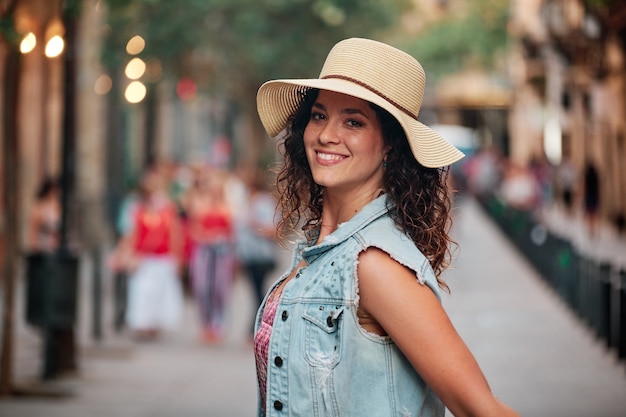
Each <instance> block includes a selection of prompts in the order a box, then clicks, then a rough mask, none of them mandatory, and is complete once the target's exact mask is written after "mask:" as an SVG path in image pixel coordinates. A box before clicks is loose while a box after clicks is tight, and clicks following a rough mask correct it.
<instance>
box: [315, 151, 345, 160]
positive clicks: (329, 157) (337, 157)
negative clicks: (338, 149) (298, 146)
mask: <svg viewBox="0 0 626 417" xmlns="http://www.w3.org/2000/svg"><path fill="white" fill-rule="evenodd" d="M316 155H317V157H318V158H319V159H320V160H322V161H327V162H335V161H341V160H342V159H344V157H343V156H341V155H336V154H329V153H322V152H316Z"/></svg>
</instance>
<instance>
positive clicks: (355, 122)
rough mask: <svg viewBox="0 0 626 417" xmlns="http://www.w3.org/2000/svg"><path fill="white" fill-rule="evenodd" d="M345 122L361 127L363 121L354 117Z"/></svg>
mask: <svg viewBox="0 0 626 417" xmlns="http://www.w3.org/2000/svg"><path fill="white" fill-rule="evenodd" d="M346 124H347V125H348V126H350V127H363V123H361V122H360V121H358V120H355V119H349V120H348V121H347V122H346Z"/></svg>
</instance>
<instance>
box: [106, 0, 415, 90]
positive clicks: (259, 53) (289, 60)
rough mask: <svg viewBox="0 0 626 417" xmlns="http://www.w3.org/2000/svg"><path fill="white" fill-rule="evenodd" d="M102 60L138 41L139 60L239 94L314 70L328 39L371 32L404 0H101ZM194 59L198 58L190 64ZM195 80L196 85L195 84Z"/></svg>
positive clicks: (116, 57)
mask: <svg viewBox="0 0 626 417" xmlns="http://www.w3.org/2000/svg"><path fill="white" fill-rule="evenodd" d="M107 4H108V7H109V22H108V23H109V26H110V32H109V36H108V38H107V43H106V47H105V51H104V54H103V59H104V61H105V62H106V63H107V65H108V66H109V67H111V68H114V67H115V66H120V64H121V63H122V62H123V60H124V59H125V57H124V45H125V42H126V41H127V40H128V39H129V38H130V37H131V36H132V35H134V34H141V35H142V36H143V37H144V39H145V40H146V49H145V50H144V52H143V53H142V56H143V57H144V58H156V59H158V60H160V61H161V63H162V65H163V67H164V70H165V72H166V73H167V74H170V75H175V76H190V75H192V76H194V77H195V78H199V79H203V80H204V81H205V85H204V87H206V88H211V89H221V90H227V91H228V92H229V93H230V94H233V93H234V95H240V94H242V90H245V89H250V88H253V89H255V88H254V87H257V86H258V85H260V83H262V82H263V81H265V80H267V79H270V78H277V77H309V76H317V72H318V71H319V69H320V66H321V63H322V61H323V59H324V57H325V55H326V53H327V52H328V49H329V48H330V47H331V45H332V44H334V43H335V42H337V41H338V40H340V39H342V38H345V37H350V36H365V37H376V36H379V35H380V34H381V33H382V31H384V30H386V29H388V28H391V27H393V26H394V24H396V23H397V18H398V16H399V15H400V14H401V12H403V11H404V10H406V9H407V8H408V7H410V5H411V2H410V1H408V0H393V1H385V2H380V1H378V0H177V1H172V0H108V1H107ZM198 63H199V64H198ZM201 86H202V83H201Z"/></svg>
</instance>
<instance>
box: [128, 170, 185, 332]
mask: <svg viewBox="0 0 626 417" xmlns="http://www.w3.org/2000/svg"><path fill="white" fill-rule="evenodd" d="M130 214H131V215H132V226H130V227H131V230H130V231H129V233H128V234H127V235H126V236H124V237H123V239H122V240H121V241H120V243H119V248H118V250H119V251H120V253H121V254H122V255H120V256H121V257H122V258H123V259H124V261H123V262H124V268H126V269H127V271H129V279H128V301H127V311H126V324H127V326H128V328H129V330H130V331H131V332H132V334H133V336H135V337H136V338H137V339H138V340H152V339H155V338H157V337H158V336H159V335H160V334H161V332H162V331H164V330H170V329H173V328H174V327H175V326H176V325H177V324H178V323H179V319H180V314H181V311H182V303H183V298H182V290H181V283H180V262H181V252H182V233H181V226H180V221H179V219H178V211H177V208H176V205H175V204H174V202H173V201H172V200H171V199H170V198H169V197H168V195H167V191H166V189H165V184H164V182H163V178H161V176H160V175H159V174H158V173H157V172H156V171H154V170H148V171H147V172H146V173H145V174H144V175H143V177H142V179H141V183H140V186H139V197H138V200H137V201H136V202H135V205H134V206H133V209H132V210H131V211H130Z"/></svg>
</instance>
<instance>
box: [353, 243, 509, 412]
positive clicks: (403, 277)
mask: <svg viewBox="0 0 626 417" xmlns="http://www.w3.org/2000/svg"><path fill="white" fill-rule="evenodd" d="M358 275H359V292H360V296H361V298H360V308H361V309H362V310H364V312H366V313H367V314H369V315H371V316H372V317H374V319H375V320H376V321H377V322H378V324H379V325H380V326H381V327H382V328H383V329H384V330H385V332H386V333H387V334H388V335H389V336H390V337H391V339H392V340H393V341H394V342H395V343H396V345H397V346H398V347H399V348H400V350H401V351H402V352H403V353H404V355H405V356H406V357H407V359H408V360H409V361H410V362H411V364H412V365H413V367H414V368H415V370H416V371H417V372H418V373H419V374H420V375H421V376H422V378H423V379H424V380H425V381H426V383H427V384H428V386H429V387H431V389H432V390H433V391H434V392H435V393H436V394H437V395H438V396H439V398H441V400H442V401H443V402H444V404H445V405H446V407H447V408H448V409H449V410H450V411H451V412H452V413H453V414H454V415H455V416H457V417H464V416H485V417H487V416H498V417H504V416H510V417H513V416H518V414H517V413H516V412H514V411H513V410H511V409H510V408H509V407H508V406H506V405H505V404H503V403H502V402H500V401H498V399H497V398H496V397H495V396H494V395H493V393H492V392H491V389H490V388H489V385H488V384H487V381H486V379H485V377H484V375H483V373H482V371H481V370H480V367H479V366H478V363H477V362H476V360H475V359H474V356H473V355H472V353H471V352H470V351H469V349H468V348H467V346H466V345H465V342H464V341H463V340H462V339H461V337H460V336H459V334H458V333H457V331H456V329H455V328H454V326H453V325H452V323H451V322H450V319H449V318H448V315H447V314H446V312H445V310H444V309H443V307H442V305H441V303H440V302H439V300H438V299H437V297H436V296H435V294H434V293H433V291H432V290H431V289H430V288H429V287H427V286H426V285H422V284H420V283H419V282H418V281H417V279H416V277H415V273H414V272H413V271H411V270H410V269H408V268H406V267H404V266H403V265H401V264H399V263H398V262H396V261H394V260H393V259H392V258H391V257H390V256H389V255H388V254H387V253H385V252H383V251H381V250H379V249H376V248H369V249H367V250H366V251H365V252H363V253H361V255H360V256H359V264H358Z"/></svg>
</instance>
